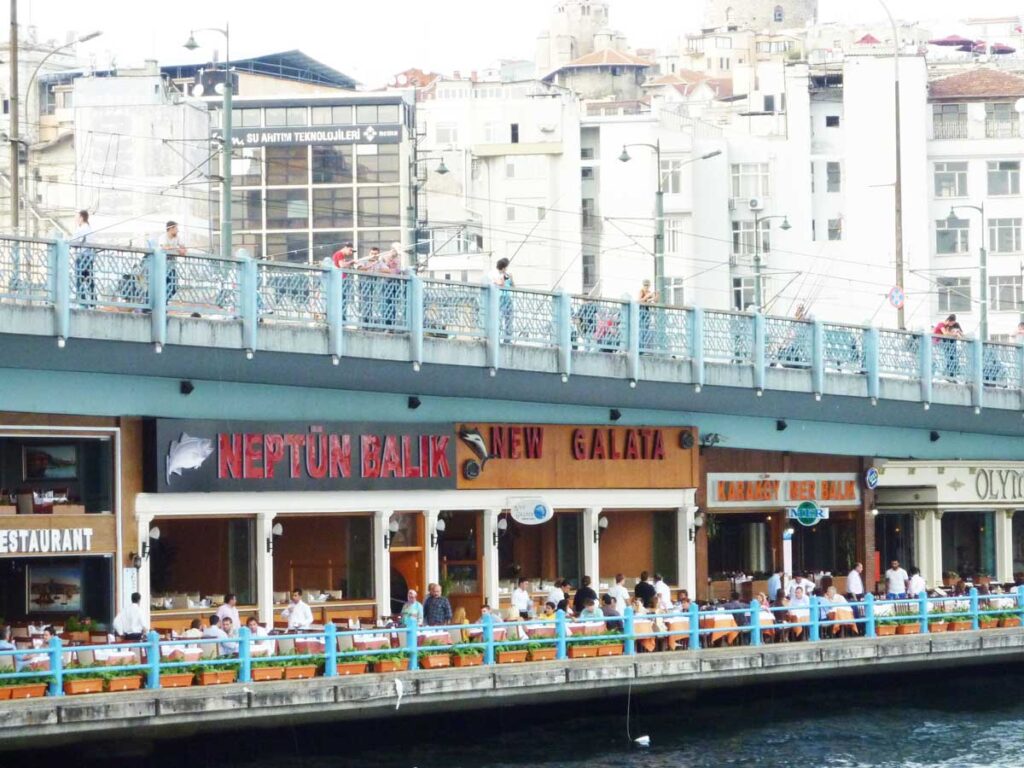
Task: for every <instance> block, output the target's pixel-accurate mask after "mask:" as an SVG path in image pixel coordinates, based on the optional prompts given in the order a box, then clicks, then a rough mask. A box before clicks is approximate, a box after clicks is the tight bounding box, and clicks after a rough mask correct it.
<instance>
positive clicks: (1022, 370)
mask: <svg viewBox="0 0 1024 768" xmlns="http://www.w3.org/2000/svg"><path fill="white" fill-rule="evenodd" d="M1017 375H1018V379H1017V381H1016V382H1015V383H1014V384H1015V386H1016V387H1017V389H1018V390H1020V407H1021V409H1022V410H1024V343H1020V342H1018V343H1017Z"/></svg>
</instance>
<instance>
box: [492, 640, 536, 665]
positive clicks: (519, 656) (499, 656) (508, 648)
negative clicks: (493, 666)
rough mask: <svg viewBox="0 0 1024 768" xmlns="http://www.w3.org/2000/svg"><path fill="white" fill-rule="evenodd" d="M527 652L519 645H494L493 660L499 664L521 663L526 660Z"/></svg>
mask: <svg viewBox="0 0 1024 768" xmlns="http://www.w3.org/2000/svg"><path fill="white" fill-rule="evenodd" d="M528 655H529V652H528V651H527V650H526V648H524V647H522V646H519V645H496V646H495V647H494V660H495V661H497V662H498V663H499V664H522V663H523V662H524V661H526V657H527V656H528Z"/></svg>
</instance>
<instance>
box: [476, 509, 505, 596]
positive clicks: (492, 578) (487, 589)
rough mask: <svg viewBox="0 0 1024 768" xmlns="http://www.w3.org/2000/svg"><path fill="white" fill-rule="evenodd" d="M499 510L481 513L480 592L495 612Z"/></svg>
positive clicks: (488, 510) (486, 510)
mask: <svg viewBox="0 0 1024 768" xmlns="http://www.w3.org/2000/svg"><path fill="white" fill-rule="evenodd" d="M500 514H501V510H500V509H485V510H484V511H483V526H482V527H483V530H482V531H481V534H482V537H483V550H484V556H483V563H482V565H483V573H482V574H481V577H482V579H483V583H482V584H481V585H480V586H481V591H482V592H483V595H484V602H485V603H486V604H487V605H489V606H490V607H491V610H494V611H497V610H498V607H499V605H500V604H499V603H498V516H499V515H500Z"/></svg>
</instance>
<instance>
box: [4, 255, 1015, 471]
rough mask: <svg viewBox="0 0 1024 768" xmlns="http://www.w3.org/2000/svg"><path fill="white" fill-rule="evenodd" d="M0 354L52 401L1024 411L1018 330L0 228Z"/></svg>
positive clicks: (192, 408)
mask: <svg viewBox="0 0 1024 768" xmlns="http://www.w3.org/2000/svg"><path fill="white" fill-rule="evenodd" d="M46 338H49V339H50V342H49V343H43V342H44V340H45V339H46ZM0 360H2V361H3V362H2V363H0V364H2V365H3V366H4V367H5V368H7V369H8V371H7V375H5V384H4V385H0V386H3V392H4V395H5V398H6V399H7V400H8V402H9V404H10V405H9V406H8V407H9V409H10V410H40V408H38V407H31V406H38V403H39V401H40V399H41V398H42V397H44V396H45V397H47V398H48V399H49V400H50V402H51V403H60V402H63V401H64V399H65V397H64V395H63V394H62V393H64V394H66V391H67V389H66V388H67V387H69V386H72V384H71V383H72V382H75V385H74V386H75V388H76V393H78V394H79V395H80V402H79V407H83V406H84V407H87V408H88V409H89V412H91V413H110V414H123V413H125V412H132V413H150V414H165V415H185V414H184V413H183V412H182V411H181V409H180V408H181V407H180V405H179V404H177V401H176V400H175V401H174V402H169V399H168V398H167V397H166V396H165V394H162V393H166V391H167V390H166V385H167V380H168V379H175V380H177V379H181V378H188V379H191V380H195V381H199V382H218V383H219V385H220V387H221V389H220V390H219V392H220V394H221V396H222V397H221V402H220V403H219V405H215V404H214V403H213V402H212V401H209V400H204V399H203V398H204V396H205V393H204V392H200V393H198V394H199V396H198V397H195V398H193V399H191V400H190V403H189V410H188V413H187V415H191V416H195V415H201V413H200V412H201V411H203V410H205V411H207V412H208V413H209V414H210V415H225V410H224V409H225V408H226V409H227V411H228V412H230V410H231V408H232V407H233V406H232V404H231V403H225V402H224V401H223V395H224V394H225V393H226V391H227V390H225V389H224V387H226V386H227V383H228V382H230V383H232V384H237V385H239V386H244V385H254V386H253V387H252V388H250V389H248V390H246V392H247V397H249V398H257V399H258V395H259V394H260V393H261V392H262V394H263V396H264V397H265V398H266V399H269V400H271V401H273V400H274V398H273V397H271V396H270V395H269V390H267V389H265V388H267V387H270V388H274V387H294V386H301V387H303V388H308V389H309V390H311V392H310V393H307V394H305V395H304V396H303V398H299V399H296V400H295V401H294V402H293V403H292V405H293V406H294V407H295V408H298V409H299V410H301V409H302V408H303V407H308V408H309V409H310V410H311V411H314V410H316V408H320V409H321V410H320V411H319V412H321V413H322V412H323V411H322V408H324V407H327V404H328V403H329V402H331V399H330V395H329V393H332V392H333V393H337V392H339V391H344V392H348V393H355V392H362V393H373V394H374V395H377V396H381V395H385V394H391V395H401V396H411V395H415V396H418V397H424V396H433V397H436V398H445V399H446V401H447V402H449V403H450V404H452V410H458V413H459V415H464V414H465V413H466V410H467V408H466V404H467V403H468V402H476V401H480V400H485V401H489V402H491V403H497V402H508V401H512V402H517V403H529V404H543V407H542V408H540V409H539V410H538V411H537V412H540V411H541V410H544V409H547V411H546V412H547V413H550V409H551V408H553V407H558V406H560V405H564V406H572V407H573V408H575V409H576V410H577V413H580V412H581V411H580V410H579V409H581V408H591V410H590V411H589V412H588V414H587V418H589V419H591V420H593V419H594V418H595V413H596V412H595V411H594V410H593V408H597V407H600V408H603V409H611V408H614V409H618V410H619V412H620V414H621V413H622V411H624V410H627V409H628V415H627V417H626V422H630V421H632V422H633V423H636V422H637V421H638V420H641V419H642V420H647V421H652V420H657V419H658V418H662V419H663V418H664V416H665V413H666V412H669V413H674V414H680V413H687V414H692V413H700V414H707V415H708V419H707V420H706V421H705V423H704V424H703V431H704V432H711V433H715V432H723V431H729V432H731V433H733V434H739V433H742V432H744V429H738V428H737V423H738V422H737V421H736V418H742V417H753V418H755V419H760V420H761V421H760V422H758V423H757V424H756V427H757V428H758V429H761V430H765V429H768V430H769V431H770V426H771V422H765V421H764V420H765V419H770V420H775V419H779V418H785V419H789V420H792V421H793V422H794V423H797V424H805V423H808V422H816V423H832V424H839V425H857V426H856V428H854V429H853V430H852V431H848V430H845V429H844V431H843V432H842V434H843V435H844V437H845V438H847V439H850V440H854V439H857V438H858V437H859V436H863V434H864V433H863V432H862V431H859V430H862V429H863V428H871V429H873V430H874V431H873V432H872V434H873V436H874V439H873V440H872V441H871V442H872V445H853V444H849V445H847V446H846V447H847V448H848V450H846V451H843V452H851V453H858V452H859V453H862V454H871V453H875V454H879V455H881V454H883V453H886V452H885V451H882V450H875V447H876V445H884V446H886V447H887V448H888V449H889V455H907V456H911V455H912V456H916V457H923V456H928V455H939V454H938V453H936V452H935V446H934V445H933V444H934V443H935V442H936V441H937V438H936V434H938V435H940V436H942V437H944V438H945V442H944V443H943V446H942V448H943V451H942V454H943V455H951V452H952V455H958V456H960V457H992V458H1017V457H1018V456H1019V457H1021V458H1024V451H1022V450H1021V449H1020V448H1019V447H1017V446H1016V444H1015V441H1013V440H1009V439H1007V440H1005V441H1004V440H1002V439H1000V437H1006V438H1012V437H1017V436H1019V435H1020V434H1021V432H1022V431H1024V422H1022V420H1021V419H1020V418H1019V416H1018V414H1020V413H1022V412H1024V347H1022V346H1020V345H1017V344H1004V343H997V342H989V341H981V340H977V339H953V338H933V337H931V336H930V335H929V334H928V333H918V332H908V331H900V330H893V329H884V328H875V327H867V326H857V325H845V324H838V323H831V322H827V321H820V320H814V321H800V320H795V319H791V318H785V317H774V316H765V315H762V314H759V313H740V312H728V311H722V310H710V309H707V310H705V309H701V308H697V307H673V306H646V305H640V304H638V303H637V302H636V301H620V300H614V299H606V298H590V297H580V296H571V295H569V294H567V293H551V292H543V291H533V290H525V289H518V288H516V289H501V288H499V287H497V286H494V285H474V284H468V283H459V282H444V281H435V280H425V279H421V278H420V277H418V276H416V275H413V274H408V275H396V276H393V275H382V274H377V273H370V272H362V271H349V272H345V271H342V270H338V269H333V268H327V269H321V268H317V267H311V266H306V265H296V264H288V263H282V262H271V261H259V260H253V259H247V258H236V259H223V258H219V257H216V256H212V255H201V254H189V255H187V256H180V255H171V254H166V253H164V252H162V251H160V250H159V249H133V248H122V247H108V246H102V245H98V244H96V245H90V246H89V247H88V248H82V247H76V246H73V245H71V244H69V242H68V241H64V240H37V239H25V238H18V237H11V236H4V237H0ZM54 372H64V373H66V374H67V376H66V377H60V379H59V380H56V379H54V377H53V375H52V374H53V373H54ZM111 375H114V376H115V377H116V378H111ZM124 377H131V378H134V381H133V383H132V385H131V386H129V387H124V386H121V385H119V383H122V384H123V382H125V381H128V380H129V379H127V378H124ZM161 382H162V383H161ZM313 392H317V393H320V394H321V395H324V397H325V399H321V400H320V401H319V405H318V406H316V408H315V407H314V406H313V404H312V403H313V400H310V398H311V397H314V395H313ZM278 394H280V393H278ZM319 396H320V395H317V397H319ZM456 398H457V399H459V401H460V405H459V407H458V409H456V408H455V406H454V399H456ZM314 399H315V398H314ZM254 402H255V401H253V400H249V401H248V402H247V403H246V405H245V409H244V411H241V412H240V413H242V412H244V413H251V410H250V409H251V406H252V405H253V404H254ZM347 402H349V403H351V402H354V401H353V400H352V399H349V400H348V401H347ZM403 402H404V397H402V398H397V397H394V398H391V399H390V400H388V403H389V406H388V407H391V408H394V407H401V406H400V405H399V403H403ZM126 408H127V409H128V411H126ZM49 409H50V410H53V408H52V406H51V407H50V408H49ZM176 409H177V410H176ZM42 410H46V409H45V408H44V409H42ZM526 412H528V409H527V411H526ZM435 413H439V411H438V410H435ZM228 415H230V413H228ZM291 415H295V414H294V413H293V414H291ZM726 415H727V416H729V417H730V421H729V422H728V424H729V429H725V428H724V427H723V428H722V429H719V428H718V427H719V426H720V425H723V424H724V423H725V422H722V421H721V420H717V421H716V418H715V417H716V416H726ZM547 418H551V417H550V416H548V417H547ZM563 418H569V416H563ZM574 418H576V420H577V421H582V420H585V419H584V418H581V416H579V415H577V416H574ZM606 419H607V415H606V414H604V413H603V414H602V416H601V417H600V420H606ZM754 426H755V423H754V422H749V423H748V424H747V427H750V428H751V429H752V428H754ZM897 428H905V429H911V430H917V431H918V434H917V435H915V436H914V437H913V439H912V440H909V439H908V436H907V435H906V434H905V433H899V432H896V431H893V430H894V429H897ZM779 431H780V432H781V429H780V430H779ZM801 432H802V438H803V439H804V440H805V441H804V442H803V443H801V449H803V450H816V449H821V448H824V447H830V448H831V449H832V450H833V451H835V448H836V445H835V437H836V434H838V433H836V432H833V431H827V430H826V431H822V432H819V433H818V436H817V439H819V440H820V445H818V446H815V445H813V444H810V445H809V444H807V443H806V439H808V438H809V439H811V440H812V442H813V440H814V439H815V437H814V436H813V435H811V436H809V435H808V434H807V430H806V429H804V430H801ZM922 436H923V438H922ZM978 436H985V437H984V438H982V439H980V440H979V439H976V438H978ZM993 436H999V437H995V438H993ZM775 437H776V438H777V440H776V441H773V443H772V444H773V446H781V447H785V446H786V444H787V440H788V439H789V438H790V436H786V435H782V434H779V435H775ZM710 439H712V440H713V439H714V438H710ZM952 441H956V442H955V444H954V445H951V442H952ZM733 444H734V445H736V446H737V447H742V445H744V444H745V445H749V444H750V440H749V439H746V438H739V437H737V438H736V442H735V443H733Z"/></svg>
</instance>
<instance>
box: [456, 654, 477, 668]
mask: <svg viewBox="0 0 1024 768" xmlns="http://www.w3.org/2000/svg"><path fill="white" fill-rule="evenodd" d="M483 663H484V657H483V654H481V653H470V654H466V655H464V656H452V666H453V667H479V666H481V665H482V664H483Z"/></svg>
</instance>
